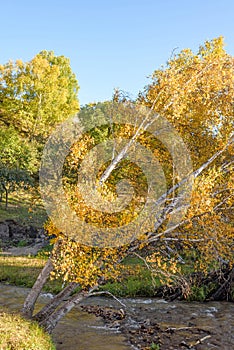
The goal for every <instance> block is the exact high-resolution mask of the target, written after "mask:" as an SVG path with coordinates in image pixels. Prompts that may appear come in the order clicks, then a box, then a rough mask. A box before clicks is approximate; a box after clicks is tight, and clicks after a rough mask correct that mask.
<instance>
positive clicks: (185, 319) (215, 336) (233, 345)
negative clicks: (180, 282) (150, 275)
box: [0, 284, 234, 350]
mask: <svg viewBox="0 0 234 350" xmlns="http://www.w3.org/2000/svg"><path fill="white" fill-rule="evenodd" d="M27 293H28V289H26V288H20V287H15V286H9V285H4V284H0V306H2V307H3V306H4V307H5V308H8V309H9V310H12V311H17V310H20V308H21V307H22V304H23V301H24V298H25V296H26V295H27ZM51 297H52V296H51V295H50V294H42V296H41V297H40V299H39V305H38V307H40V305H42V304H44V303H45V302H46V301H48V298H51ZM121 301H122V302H123V303H124V304H125V305H126V310H127V315H128V317H127V319H126V321H125V326H126V327H128V328H129V329H131V330H134V329H136V328H137V322H136V320H137V321H144V320H145V321H146V322H147V320H154V321H155V322H157V324H159V326H160V329H162V330H164V331H165V332H164V333H163V342H162V346H161V347H160V349H173V350H175V349H186V347H184V346H182V345H181V344H183V341H184V343H185V341H188V344H189V341H191V340H192V341H194V344H195V343H196V340H199V339H201V340H202V342H201V343H200V344H197V345H196V346H194V347H192V346H191V347H190V349H204V350H208V349H219V350H232V349H234V303H230V302H208V303H199V302H190V303H187V302H181V301H174V302H166V301H165V300H163V299H156V298H152V299H146V298H137V299H126V298H121ZM83 305H90V306H92V305H94V306H95V305H99V306H101V307H113V308H122V306H121V305H119V304H118V303H117V302H116V301H115V300H114V299H110V298H106V297H92V298H89V299H87V300H86V301H85V302H84V303H83ZM53 339H54V341H55V344H56V349H57V350H87V349H89V350H130V349H133V347H131V346H130V345H128V343H127V341H126V338H125V337H124V336H123V335H122V334H121V333H120V332H119V330H118V328H113V327H110V326H107V325H105V323H104V322H103V320H102V319H101V318H99V317H96V316H95V315H93V314H89V313H87V312H84V311H81V310H80V309H79V308H76V309H73V310H72V311H71V312H70V313H69V314H68V315H67V316H66V317H65V318H64V319H63V320H61V322H60V323H59V324H58V326H57V327H56V329H55V331H54V332H53ZM203 340H204V341H203ZM187 348H188V347H187Z"/></svg>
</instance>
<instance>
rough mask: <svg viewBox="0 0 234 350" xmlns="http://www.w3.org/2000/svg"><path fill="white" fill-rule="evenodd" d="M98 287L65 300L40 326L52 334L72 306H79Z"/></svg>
mask: <svg viewBox="0 0 234 350" xmlns="http://www.w3.org/2000/svg"><path fill="white" fill-rule="evenodd" d="M98 287H99V285H97V286H95V287H93V288H91V289H90V290H89V291H81V292H79V293H77V294H75V295H73V296H72V297H71V298H70V299H69V300H67V301H66V302H65V303H64V304H63V306H61V307H60V308H59V309H57V310H56V311H55V312H53V313H52V314H51V315H50V316H49V317H47V318H45V319H44V320H42V321H41V322H39V324H40V326H41V327H43V328H44V329H45V331H46V332H47V333H49V334H51V333H52V331H53V330H54V328H55V327H56V326H57V324H58V322H59V321H60V320H61V318H63V317H64V316H65V315H66V314H67V313H68V312H69V311H70V310H71V309H73V307H74V306H76V305H78V304H80V303H81V302H82V301H83V300H84V299H86V298H88V297H89V296H90V294H91V293H92V292H93V291H94V290H95V289H97V288H98Z"/></svg>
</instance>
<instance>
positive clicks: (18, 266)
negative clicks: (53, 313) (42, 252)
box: [0, 256, 62, 293]
mask: <svg viewBox="0 0 234 350" xmlns="http://www.w3.org/2000/svg"><path fill="white" fill-rule="evenodd" d="M45 262H46V260H45V259H41V258H30V257H5V256H0V282H3V283H8V284H12V285H16V286H21V287H27V288H32V286H33V284H34V282H35V281H36V279H37V276H38V275H39V273H40V271H41V269H42V268H43V267H44V265H45ZM61 288H62V282H61V281H59V280H54V281H51V280H50V281H48V282H47V283H46V284H45V286H44V288H43V290H44V291H45V292H51V293H58V292H59V291H60V290H61Z"/></svg>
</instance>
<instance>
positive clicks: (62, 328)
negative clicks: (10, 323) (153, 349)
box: [0, 284, 131, 350]
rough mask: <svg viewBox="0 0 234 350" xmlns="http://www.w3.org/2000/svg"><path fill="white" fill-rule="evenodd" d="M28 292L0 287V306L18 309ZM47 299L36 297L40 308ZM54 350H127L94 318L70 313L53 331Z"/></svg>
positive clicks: (118, 339) (113, 333) (80, 312)
mask: <svg viewBox="0 0 234 350" xmlns="http://www.w3.org/2000/svg"><path fill="white" fill-rule="evenodd" d="M27 293H28V289H26V288H19V287H15V286H9V285H2V284H0V306H2V307H6V308H8V309H10V310H12V311H18V310H20V309H21V307H22V305H23V302H24V299H25V297H26V295H27ZM49 297H50V296H49V295H47V296H42V297H41V298H40V300H39V301H40V303H39V304H38V306H40V305H41V304H42V303H44V302H46V300H48V298H49ZM53 338H54V341H55V344H56V349H57V350H110V349H111V350H129V349H131V347H130V346H128V345H127V344H126V340H125V338H124V337H123V336H122V335H121V334H120V333H117V332H116V330H111V329H109V328H108V327H106V326H105V325H104V323H103V321H102V320H101V319H99V318H97V317H96V316H94V315H91V314H88V313H86V312H82V311H80V310H77V309H75V310H72V311H71V312H70V313H69V314H68V315H67V316H66V317H64V319H63V320H61V322H60V323H59V324H58V326H57V327H56V329H55V330H54V332H53Z"/></svg>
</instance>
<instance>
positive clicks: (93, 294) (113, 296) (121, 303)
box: [89, 290, 127, 308]
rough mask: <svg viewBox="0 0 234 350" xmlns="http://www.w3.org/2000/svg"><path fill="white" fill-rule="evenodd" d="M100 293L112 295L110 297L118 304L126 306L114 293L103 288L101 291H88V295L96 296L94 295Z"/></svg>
mask: <svg viewBox="0 0 234 350" xmlns="http://www.w3.org/2000/svg"><path fill="white" fill-rule="evenodd" d="M102 294H108V295H110V296H112V298H114V299H115V300H116V301H117V302H118V303H119V304H120V305H122V306H123V307H125V308H126V307H127V306H126V304H124V303H123V302H122V301H120V300H119V299H118V298H117V297H116V296H115V295H114V294H112V293H111V292H108V291H105V290H104V291H101V292H94V293H90V294H89V297H92V296H96V295H102Z"/></svg>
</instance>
